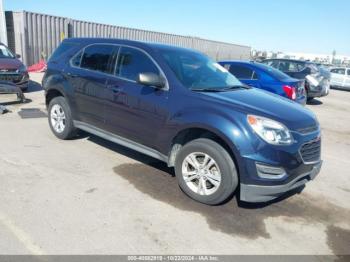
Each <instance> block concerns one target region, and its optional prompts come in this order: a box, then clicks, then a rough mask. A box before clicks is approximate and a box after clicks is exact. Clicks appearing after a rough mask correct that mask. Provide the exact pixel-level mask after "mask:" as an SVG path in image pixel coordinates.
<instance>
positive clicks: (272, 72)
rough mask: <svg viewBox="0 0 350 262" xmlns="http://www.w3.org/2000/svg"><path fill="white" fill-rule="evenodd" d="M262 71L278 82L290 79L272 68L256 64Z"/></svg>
mask: <svg viewBox="0 0 350 262" xmlns="http://www.w3.org/2000/svg"><path fill="white" fill-rule="evenodd" d="M257 66H259V67H260V68H261V69H262V70H264V71H265V72H266V73H268V74H269V75H270V76H272V77H273V78H276V79H278V80H280V81H283V80H285V79H287V78H290V77H289V76H288V75H287V74H285V73H283V72H282V71H280V70H278V69H276V68H273V67H272V66H268V65H264V64H257Z"/></svg>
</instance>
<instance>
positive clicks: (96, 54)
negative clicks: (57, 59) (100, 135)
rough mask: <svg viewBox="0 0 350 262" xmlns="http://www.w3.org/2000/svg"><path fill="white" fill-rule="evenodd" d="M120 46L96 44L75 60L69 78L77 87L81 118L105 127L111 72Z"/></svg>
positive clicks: (78, 107)
mask: <svg viewBox="0 0 350 262" xmlns="http://www.w3.org/2000/svg"><path fill="white" fill-rule="evenodd" d="M116 48H117V47H116V46H113V45H108V44H93V45H90V46H87V47H86V48H85V49H84V50H83V51H82V52H81V53H78V54H77V55H76V56H75V57H73V59H72V60H71V67H70V69H69V70H68V72H67V79H68V80H69V82H70V84H71V86H72V87H73V89H74V96H75V99H74V101H75V103H76V105H75V106H76V108H77V113H78V118H79V119H78V120H80V121H82V122H85V123H87V124H90V125H93V126H96V127H99V128H104V126H105V116H104V111H105V97H106V84H107V78H108V74H110V73H111V70H112V69H111V68H112V67H111V65H112V64H113V61H115V59H116V55H115V50H116Z"/></svg>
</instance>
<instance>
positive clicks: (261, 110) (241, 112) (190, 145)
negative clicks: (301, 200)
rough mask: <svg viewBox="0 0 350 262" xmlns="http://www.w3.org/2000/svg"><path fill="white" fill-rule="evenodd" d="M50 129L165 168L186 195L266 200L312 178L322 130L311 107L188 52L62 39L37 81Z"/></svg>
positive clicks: (147, 45)
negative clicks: (119, 148) (87, 137)
mask: <svg viewBox="0 0 350 262" xmlns="http://www.w3.org/2000/svg"><path fill="white" fill-rule="evenodd" d="M43 87H44V89H45V95H46V104H47V106H48V115H49V124H50V127H51V130H52V132H53V133H54V134H55V135H56V136H57V137H58V138H60V139H69V138H72V137H74V136H75V134H76V132H77V130H78V129H81V130H85V131H87V132H90V133H92V134H95V135H97V136H100V137H102V138H104V139H107V140H110V141H112V142H116V143H118V144H121V145H123V146H126V147H128V148H131V149H133V150H137V151H139V152H142V153H144V154H146V155H149V156H151V157H154V158H156V159H159V160H161V161H164V162H166V163H167V164H168V166H169V167H174V168H175V173H176V177H177V180H178V183H179V185H180V187H181V188H182V190H183V191H184V192H185V193H186V194H187V195H189V196H190V197H191V198H193V199H195V200H197V201H200V202H202V203H205V204H209V205H217V204H220V203H222V202H224V201H226V200H227V199H228V198H230V197H231V196H233V194H234V193H235V192H239V194H240V199H241V200H243V201H247V202H265V201H269V200H272V199H274V198H276V197H278V196H280V195H282V194H283V193H285V192H287V191H289V190H291V189H294V188H297V187H300V186H302V185H304V184H305V183H306V182H308V181H309V180H312V179H313V178H314V177H315V176H316V175H317V174H318V173H319V171H320V167H321V156H320V153H321V140H320V127H319V124H318V122H317V120H316V117H315V116H314V114H313V113H312V112H311V111H309V110H308V109H305V108H303V107H302V106H300V105H298V104H296V103H294V102H292V101H290V100H288V99H284V98H281V97H280V96H277V95H273V94H269V93H267V92H265V91H261V90H259V89H255V88H249V87H247V86H246V85H243V84H242V83H241V82H240V81H239V80H237V79H236V78H235V77H234V76H233V75H232V74H230V73H229V72H228V71H227V70H226V69H225V68H223V67H222V66H220V65H219V64H217V63H216V62H214V61H213V60H211V59H210V58H208V57H207V56H205V55H203V54H201V53H199V52H197V51H194V50H188V49H183V48H178V47H172V46H165V45H159V44H150V43H142V42H134V41H127V40H117V39H96V38H95V39H93V38H91V39H88V38H83V39H67V40H64V41H63V43H62V44H61V45H60V46H59V47H58V49H57V50H56V51H55V52H54V54H53V55H52V57H51V58H50V60H49V62H48V69H47V72H46V74H45V77H44V79H43Z"/></svg>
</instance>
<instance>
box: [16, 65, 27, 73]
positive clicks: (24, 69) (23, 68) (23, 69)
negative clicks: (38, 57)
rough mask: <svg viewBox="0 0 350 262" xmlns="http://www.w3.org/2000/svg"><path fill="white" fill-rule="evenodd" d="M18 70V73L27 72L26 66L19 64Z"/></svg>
mask: <svg viewBox="0 0 350 262" xmlns="http://www.w3.org/2000/svg"><path fill="white" fill-rule="evenodd" d="M17 71H18V72H20V73H24V72H27V67H26V66H25V65H21V67H20V68H18V70H17Z"/></svg>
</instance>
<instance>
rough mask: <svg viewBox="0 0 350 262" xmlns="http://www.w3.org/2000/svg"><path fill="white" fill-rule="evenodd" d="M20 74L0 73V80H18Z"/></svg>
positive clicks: (20, 77) (20, 78)
mask: <svg viewBox="0 0 350 262" xmlns="http://www.w3.org/2000/svg"><path fill="white" fill-rule="evenodd" d="M21 80H22V76H21V75H19V74H0V81H10V82H15V83H16V82H19V81H21Z"/></svg>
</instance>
